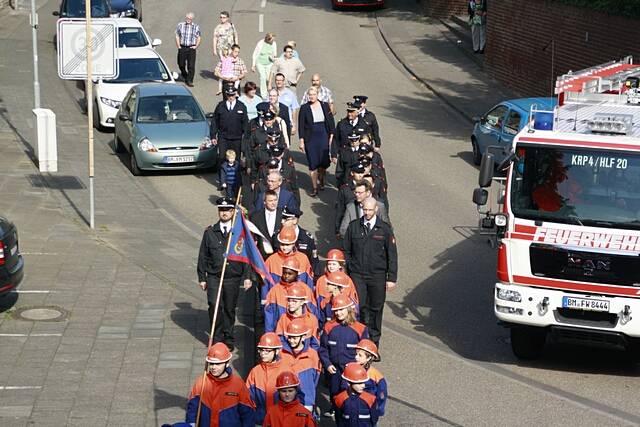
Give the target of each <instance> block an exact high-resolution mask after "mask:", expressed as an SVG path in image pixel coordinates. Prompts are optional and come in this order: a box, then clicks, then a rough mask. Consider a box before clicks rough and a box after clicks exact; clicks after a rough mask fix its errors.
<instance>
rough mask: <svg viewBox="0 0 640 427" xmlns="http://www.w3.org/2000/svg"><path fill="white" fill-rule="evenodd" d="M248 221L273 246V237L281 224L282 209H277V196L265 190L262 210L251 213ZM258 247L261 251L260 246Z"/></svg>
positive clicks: (273, 192) (271, 191)
mask: <svg viewBox="0 0 640 427" xmlns="http://www.w3.org/2000/svg"><path fill="white" fill-rule="evenodd" d="M249 219H250V221H251V222H252V223H253V224H254V225H255V226H256V227H257V228H258V230H260V232H261V233H262V234H263V235H264V236H265V237H266V238H267V239H269V243H271V244H272V245H273V237H274V235H275V233H276V232H277V231H278V230H279V229H280V223H281V222H282V209H280V208H278V194H277V193H276V192H275V191H274V190H267V191H266V192H265V193H264V208H263V209H260V210H256V211H255V212H253V213H252V214H251V216H250V217H249ZM258 247H259V248H260V249H261V250H262V249H263V248H262V245H258ZM263 255H266V254H263Z"/></svg>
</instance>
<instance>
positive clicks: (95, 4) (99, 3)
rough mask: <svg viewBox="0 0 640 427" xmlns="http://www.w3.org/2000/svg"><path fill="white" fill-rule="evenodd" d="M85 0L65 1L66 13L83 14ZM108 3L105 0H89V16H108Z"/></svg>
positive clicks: (74, 15) (70, 15)
mask: <svg viewBox="0 0 640 427" xmlns="http://www.w3.org/2000/svg"><path fill="white" fill-rule="evenodd" d="M86 4H87V3H86V1H85V0H69V1H67V3H66V15H67V16H69V17H74V18H75V17H83V16H85V13H84V12H85V7H86ZM109 13H110V11H109V4H108V3H107V0H91V16H92V17H93V18H108V17H109Z"/></svg>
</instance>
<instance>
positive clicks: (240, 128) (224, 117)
mask: <svg viewBox="0 0 640 427" xmlns="http://www.w3.org/2000/svg"><path fill="white" fill-rule="evenodd" d="M225 95H226V96H227V98H226V100H224V101H220V102H219V103H218V105H217V106H216V109H215V110H214V112H213V120H211V141H212V142H213V144H214V145H217V146H218V166H219V165H220V164H221V163H222V161H224V153H225V152H226V151H227V150H229V149H231V150H233V151H235V152H236V159H241V157H240V151H241V148H242V140H243V138H245V137H246V136H248V134H249V119H248V116H247V107H246V106H245V105H244V104H243V103H242V102H240V101H238V100H237V99H236V97H237V95H238V92H237V90H236V88H235V87H234V86H227V87H226V88H225Z"/></svg>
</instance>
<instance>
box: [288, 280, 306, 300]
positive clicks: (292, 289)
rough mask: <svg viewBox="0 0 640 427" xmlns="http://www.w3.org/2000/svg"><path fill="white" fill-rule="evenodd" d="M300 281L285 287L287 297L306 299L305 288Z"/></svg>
mask: <svg viewBox="0 0 640 427" xmlns="http://www.w3.org/2000/svg"><path fill="white" fill-rule="evenodd" d="M304 286H306V285H303V284H302V283H300V282H296V283H294V284H293V285H291V286H288V287H287V290H286V292H287V299H307V293H306V292H305V291H306V289H305V288H304Z"/></svg>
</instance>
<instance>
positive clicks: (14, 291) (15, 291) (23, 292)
mask: <svg viewBox="0 0 640 427" xmlns="http://www.w3.org/2000/svg"><path fill="white" fill-rule="evenodd" d="M50 292H51V291H21V290H13V291H11V293H12V294H48V293H50Z"/></svg>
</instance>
